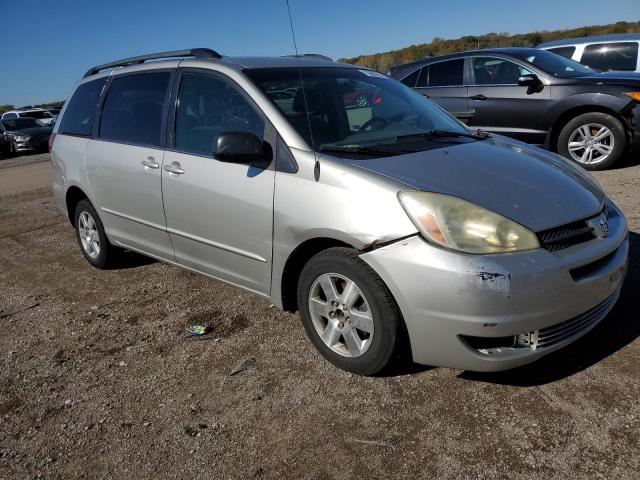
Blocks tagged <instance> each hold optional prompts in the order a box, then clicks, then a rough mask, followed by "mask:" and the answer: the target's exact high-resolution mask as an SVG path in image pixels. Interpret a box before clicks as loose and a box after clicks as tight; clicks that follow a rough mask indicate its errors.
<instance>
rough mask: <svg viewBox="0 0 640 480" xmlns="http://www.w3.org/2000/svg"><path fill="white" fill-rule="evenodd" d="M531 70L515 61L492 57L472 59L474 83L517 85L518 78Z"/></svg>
mask: <svg viewBox="0 0 640 480" xmlns="http://www.w3.org/2000/svg"><path fill="white" fill-rule="evenodd" d="M529 74H531V72H530V71H529V70H527V69H526V68H524V67H521V66H520V65H518V64H517V63H513V62H511V61H509V60H504V59H502V58H493V57H477V58H474V59H473V76H474V78H475V81H476V85H517V84H518V78H519V77H520V76H522V75H529Z"/></svg>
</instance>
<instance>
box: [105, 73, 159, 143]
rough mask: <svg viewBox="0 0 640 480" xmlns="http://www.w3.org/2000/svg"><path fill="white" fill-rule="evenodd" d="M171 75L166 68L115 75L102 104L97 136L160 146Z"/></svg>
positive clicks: (117, 140)
mask: <svg viewBox="0 0 640 480" xmlns="http://www.w3.org/2000/svg"><path fill="white" fill-rule="evenodd" d="M170 76H171V74H170V73H169V72H155V73H142V74H136V75H125V76H122V77H116V78H115V79H114V80H113V81H112V82H111V85H110V86H109V91H108V93H107V98H106V100H105V102H104V106H103V107H102V116H101V118H100V138H103V139H105V140H114V141H116V142H122V143H131V144H135V145H149V146H160V144H161V141H162V110H163V106H164V101H165V95H166V93H167V86H168V85H169V78H170Z"/></svg>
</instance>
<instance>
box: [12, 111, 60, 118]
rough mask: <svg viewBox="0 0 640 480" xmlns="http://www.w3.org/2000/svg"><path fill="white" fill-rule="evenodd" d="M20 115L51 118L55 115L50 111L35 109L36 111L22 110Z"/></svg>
mask: <svg viewBox="0 0 640 480" xmlns="http://www.w3.org/2000/svg"><path fill="white" fill-rule="evenodd" d="M18 115H19V116H20V117H29V118H51V117H53V115H51V114H50V113H49V112H44V111H43V112H41V111H35V112H20V113H18Z"/></svg>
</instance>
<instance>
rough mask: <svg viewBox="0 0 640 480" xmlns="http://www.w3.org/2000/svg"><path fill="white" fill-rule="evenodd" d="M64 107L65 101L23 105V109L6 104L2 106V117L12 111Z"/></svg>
mask: <svg viewBox="0 0 640 480" xmlns="http://www.w3.org/2000/svg"><path fill="white" fill-rule="evenodd" d="M63 105H64V100H58V101H57V102H49V103H39V104H37V105H23V106H22V107H16V106H15V105H11V104H9V103H5V104H4V105H0V115H2V114H3V113H4V112H8V111H10V110H29V109H31V108H44V109H47V108H62V106H63Z"/></svg>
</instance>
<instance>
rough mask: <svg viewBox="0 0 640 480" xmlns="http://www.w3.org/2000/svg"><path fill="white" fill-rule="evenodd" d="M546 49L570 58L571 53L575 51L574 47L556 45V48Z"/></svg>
mask: <svg viewBox="0 0 640 480" xmlns="http://www.w3.org/2000/svg"><path fill="white" fill-rule="evenodd" d="M547 50H548V51H550V52H552V53H555V54H556V55H560V56H562V57H565V58H572V57H573V54H574V53H575V51H576V47H556V48H549V49H547Z"/></svg>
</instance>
